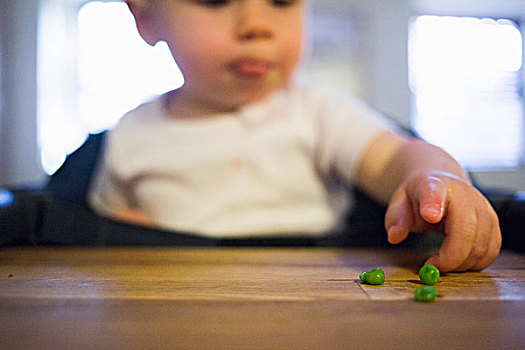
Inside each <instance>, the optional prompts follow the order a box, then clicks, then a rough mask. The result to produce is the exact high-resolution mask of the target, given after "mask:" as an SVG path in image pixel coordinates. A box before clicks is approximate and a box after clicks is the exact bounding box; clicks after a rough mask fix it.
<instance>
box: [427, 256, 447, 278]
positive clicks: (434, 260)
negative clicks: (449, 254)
mask: <svg viewBox="0 0 525 350" xmlns="http://www.w3.org/2000/svg"><path fill="white" fill-rule="evenodd" d="M428 264H430V265H434V266H435V267H436V268H437V269H438V270H439V272H442V273H444V272H450V271H452V270H453V267H451V266H450V265H448V264H446V263H444V262H443V261H442V259H441V258H440V256H439V254H437V255H434V256H433V257H431V258H430V259H428V260H427V261H425V264H424V265H428Z"/></svg>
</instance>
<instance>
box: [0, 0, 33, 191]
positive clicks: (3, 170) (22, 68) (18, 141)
mask: <svg viewBox="0 0 525 350" xmlns="http://www.w3.org/2000/svg"><path fill="white" fill-rule="evenodd" d="M0 9H1V10H0V45H1V47H0V49H1V83H2V85H1V96H2V100H1V105H0V108H1V110H0V111H1V113H0V185H5V184H10V185H18V184H27V183H36V182H38V181H41V179H42V178H43V172H42V170H41V166H40V160H39V154H38V152H37V137H36V49H37V13H38V1H34V0H16V1H12V0H0Z"/></svg>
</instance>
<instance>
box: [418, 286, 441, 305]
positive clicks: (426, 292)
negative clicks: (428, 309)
mask: <svg viewBox="0 0 525 350" xmlns="http://www.w3.org/2000/svg"><path fill="white" fill-rule="evenodd" d="M436 295H437V289H436V287H433V286H419V287H417V288H416V289H415V290H414V299H416V301H422V302H430V301H434V299H436Z"/></svg>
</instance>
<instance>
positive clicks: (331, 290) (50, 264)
mask: <svg viewBox="0 0 525 350" xmlns="http://www.w3.org/2000/svg"><path fill="white" fill-rule="evenodd" d="M428 255H429V253H428V252H422V251H412V250H366V249H351V250H342V249H277V248H271V249H270V248H251V249H244V248H230V249H216V248H200V249H195V248H33V249H31V248H10V249H3V250H2V251H0V318H1V319H2V325H0V348H2V349H16V348H20V349H22V348H23V349H28V348H35V349H36V348H38V349H57V348H74V349H80V348H89V349H93V348H100V349H114V348H137V349H142V348H166V349H171V348H195V349H206V348H214V349H215V348H219V349H237V348H257V349H274V348H286V349H290V348H292V349H299V348H300V349H304V348H327V349H337V348H341V349H342V348H352V347H357V346H359V344H362V342H363V341H366V344H367V345H368V346H371V347H387V348H403V349H406V348H412V347H423V346H424V347H425V348H457V346H458V345H461V346H460V347H461V348H472V349H480V348H511V349H512V348H516V349H518V348H524V347H525V322H523V320H525V256H523V255H520V254H516V253H511V252H504V253H503V254H502V255H501V256H500V258H498V260H497V261H496V262H495V263H494V264H493V265H492V266H491V267H490V268H488V269H486V270H485V271H483V272H479V273H470V272H469V273H449V274H447V275H445V276H443V277H442V278H441V280H440V282H439V283H438V285H437V288H438V291H439V293H438V298H437V300H436V301H435V302H434V303H431V304H421V303H417V302H415V301H414V300H413V294H412V293H413V290H414V288H416V287H417V286H419V282H418V276H417V271H418V270H419V267H420V266H421V264H422V263H423V262H424V261H425V259H426V258H427V257H428ZM376 266H381V267H382V268H383V269H384V270H385V273H386V276H387V281H386V282H385V284H384V285H382V286H369V285H364V284H362V283H360V282H358V275H359V273H360V272H361V271H363V270H367V269H371V268H373V267H376Z"/></svg>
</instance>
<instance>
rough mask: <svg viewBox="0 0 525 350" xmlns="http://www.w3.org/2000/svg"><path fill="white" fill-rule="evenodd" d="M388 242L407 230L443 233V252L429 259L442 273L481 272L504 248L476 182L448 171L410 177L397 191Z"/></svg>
mask: <svg viewBox="0 0 525 350" xmlns="http://www.w3.org/2000/svg"><path fill="white" fill-rule="evenodd" d="M385 227H386V229H387V232H388V240H389V242H390V243H393V244H396V243H400V242H401V241H403V240H404V239H405V238H406V237H407V235H408V233H409V232H423V231H430V230H431V231H437V232H441V233H443V234H445V240H444V242H443V245H442V246H441V249H440V250H439V253H438V254H437V255H435V256H433V257H431V258H430V259H429V260H428V261H427V262H426V263H429V264H433V265H435V266H436V267H437V268H438V269H439V270H440V271H442V272H447V271H465V270H475V271H479V270H482V269H484V268H486V267H487V266H489V265H490V264H491V263H492V262H493V261H494V260H495V259H496V257H497V256H498V254H499V250H500V248H501V232H500V228H499V223H498V217H497V216H496V213H495V212H494V210H493V209H492V207H491V205H490V204H489V202H488V201H487V200H486V199H485V197H483V195H482V194H481V193H480V192H478V191H477V190H476V189H475V188H474V187H473V186H472V185H470V184H469V183H467V182H465V181H463V180H461V179H459V178H458V177H456V176H454V175H451V174H449V173H444V172H430V173H422V174H418V175H415V176H412V177H410V178H408V179H406V180H405V181H404V182H403V183H401V185H400V186H399V187H398V188H397V190H396V191H395V193H394V195H393V197H392V199H391V201H390V204H389V207H388V210H387V213H386V216H385Z"/></svg>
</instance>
